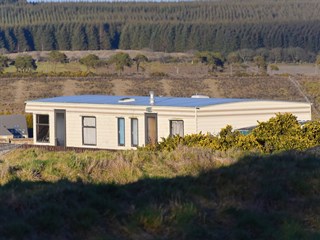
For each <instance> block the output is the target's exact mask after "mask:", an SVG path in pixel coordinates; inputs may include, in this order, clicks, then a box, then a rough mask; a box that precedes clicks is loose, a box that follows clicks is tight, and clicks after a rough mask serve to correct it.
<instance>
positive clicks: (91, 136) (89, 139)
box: [82, 117, 97, 145]
mask: <svg viewBox="0 0 320 240" xmlns="http://www.w3.org/2000/svg"><path fill="white" fill-rule="evenodd" d="M82 143H83V145H97V133H96V118H95V117H82Z"/></svg>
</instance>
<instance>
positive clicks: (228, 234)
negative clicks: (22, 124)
mask: <svg viewBox="0 0 320 240" xmlns="http://www.w3.org/2000/svg"><path fill="white" fill-rule="evenodd" d="M230 154H231V153H229V155H228V154H227V155H226V153H214V152H211V151H209V150H200V149H191V148H179V149H177V150H176V151H174V152H147V151H142V150H140V151H125V152H107V151H101V152H89V151H88V152H85V153H75V152H72V151H70V152H46V151H43V150H38V149H28V150H17V151H15V152H13V153H11V154H9V155H7V156H6V157H5V159H3V160H2V161H1V163H0V181H1V187H0V206H1V207H0V239H44V238H46V239H48V238H49V239H66V238H71V239H290V240H291V239H319V238H320V218H319V216H320V208H319V205H320V200H319V193H320V190H319V189H320V174H319V172H320V155H319V154H318V151H317V150H314V151H308V152H296V151H289V152H283V153H278V154H274V155H255V154H251V155H244V156H242V157H241V156H240V157H239V156H238V157H237V160H235V156H233V158H230V156H232V155H230ZM222 159H229V160H225V161H222ZM232 159H234V160H232ZM199 160H201V161H200V162H201V164H199ZM193 166H196V167H193Z"/></svg>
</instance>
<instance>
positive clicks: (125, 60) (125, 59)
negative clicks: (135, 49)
mask: <svg viewBox="0 0 320 240" xmlns="http://www.w3.org/2000/svg"><path fill="white" fill-rule="evenodd" d="M108 63H109V64H115V65H116V69H117V70H118V71H120V72H122V71H123V70H124V67H131V66H132V59H131V58H130V56H129V54H127V53H123V52H120V53H117V54H115V55H113V56H111V58H110V59H109V61H108Z"/></svg>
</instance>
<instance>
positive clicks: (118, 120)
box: [117, 117, 126, 147]
mask: <svg viewBox="0 0 320 240" xmlns="http://www.w3.org/2000/svg"><path fill="white" fill-rule="evenodd" d="M122 120H123V143H121V142H120V139H121V136H120V121H122ZM117 122H118V124H117V125H118V127H117V130H118V146H121V147H123V146H125V145H126V121H125V118H124V117H118V118H117Z"/></svg>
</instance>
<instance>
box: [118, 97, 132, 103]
mask: <svg viewBox="0 0 320 240" xmlns="http://www.w3.org/2000/svg"><path fill="white" fill-rule="evenodd" d="M134 101H135V99H134V98H121V99H120V100H119V101H118V102H119V103H128V102H134Z"/></svg>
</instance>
